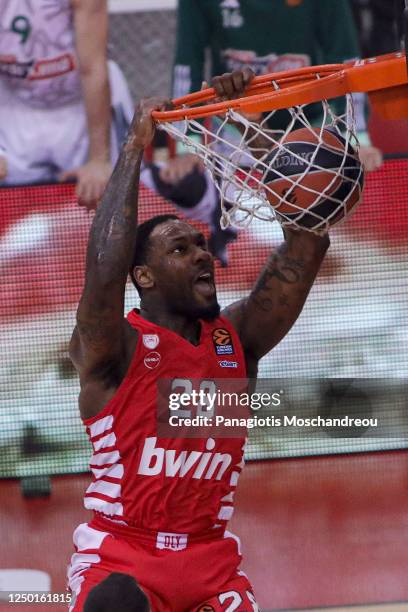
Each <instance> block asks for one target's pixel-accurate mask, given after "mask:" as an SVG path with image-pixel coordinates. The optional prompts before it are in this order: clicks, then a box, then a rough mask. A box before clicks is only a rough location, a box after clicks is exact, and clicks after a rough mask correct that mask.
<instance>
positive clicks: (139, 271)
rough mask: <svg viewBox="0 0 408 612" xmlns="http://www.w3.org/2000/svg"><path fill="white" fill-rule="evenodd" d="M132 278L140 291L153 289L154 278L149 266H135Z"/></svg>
mask: <svg viewBox="0 0 408 612" xmlns="http://www.w3.org/2000/svg"><path fill="white" fill-rule="evenodd" d="M133 276H134V278H135V281H136V283H137V284H138V286H139V287H140V288H141V289H151V288H152V287H154V276H153V273H152V271H151V270H150V268H149V266H136V267H135V268H134V269H133Z"/></svg>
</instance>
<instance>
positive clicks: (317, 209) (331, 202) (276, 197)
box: [263, 128, 364, 229]
mask: <svg viewBox="0 0 408 612" xmlns="http://www.w3.org/2000/svg"><path fill="white" fill-rule="evenodd" d="M264 163H265V164H266V165H267V166H268V165H269V167H268V168H267V170H266V172H265V175H264V178H263V182H264V184H265V185H266V187H267V189H266V195H267V198H268V201H269V203H270V204H271V205H272V206H273V208H274V209H275V211H276V214H277V215H278V217H279V218H280V220H281V221H289V222H295V223H296V224H297V225H300V226H302V227H305V228H308V229H325V228H327V225H329V226H333V225H335V224H336V223H339V222H340V221H342V220H343V219H344V218H345V217H347V216H348V215H349V214H350V213H351V211H352V210H353V209H354V208H355V207H356V206H357V204H358V203H359V202H360V199H361V193H362V189H363V182H364V173H363V169H362V166H361V163H360V160H359V157H358V154H357V151H356V150H355V149H354V148H353V147H352V145H351V144H350V143H347V142H346V140H345V139H344V138H343V137H342V136H341V135H340V134H339V133H338V132H337V131H335V130H334V129H324V130H320V129H319V128H313V129H312V128H302V129H299V130H295V131H293V132H290V133H289V134H288V135H286V136H285V137H284V139H283V140H282V141H281V142H280V144H279V147H275V148H274V149H272V151H271V153H270V155H269V156H268V157H267V158H266V160H265V162H264Z"/></svg>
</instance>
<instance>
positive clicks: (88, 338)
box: [70, 99, 165, 375]
mask: <svg viewBox="0 0 408 612" xmlns="http://www.w3.org/2000/svg"><path fill="white" fill-rule="evenodd" d="M164 107H165V103H164V102H163V101H162V100H157V99H151V100H145V101H142V102H141V104H140V105H139V107H138V108H137V110H136V113H135V116H134V118H133V121H132V124H131V127H130V130H129V136H128V139H127V142H126V144H125V145H124V146H123V149H122V152H121V154H120V157H119V159H118V162H117V164H116V166H115V169H114V171H113V174H112V176H111V179H110V181H109V183H108V186H107V188H106V190H105V193H104V195H103V197H102V201H101V203H100V205H99V207H98V210H97V212H96V214H95V218H94V220H93V223H92V227H91V231H90V235H89V241H88V249H87V257H86V275H85V286H84V289H83V293H82V297H81V300H80V303H79V307H78V311H77V326H76V329H75V331H74V334H73V338H72V341H71V346H70V354H71V358H72V360H73V362H74V364H75V366H76V368H77V370H78V371H79V373H80V374H81V375H84V374H86V373H87V372H91V371H93V370H95V369H98V368H100V367H101V366H106V364H110V363H112V362H114V363H116V362H119V361H120V360H121V359H123V355H124V351H125V334H126V323H125V320H124V317H123V308H124V296H125V286H126V279H127V274H128V269H129V265H130V262H131V258H132V254H133V250H134V246H135V236H136V226H137V206H138V202H137V199H138V186H139V173H140V164H141V161H142V157H143V150H144V148H145V146H147V145H148V144H149V143H150V142H151V139H152V137H153V133H154V124H153V121H152V119H151V112H152V110H163V109H164Z"/></svg>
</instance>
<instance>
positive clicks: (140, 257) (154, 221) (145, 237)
mask: <svg viewBox="0 0 408 612" xmlns="http://www.w3.org/2000/svg"><path fill="white" fill-rule="evenodd" d="M178 220H179V217H177V215H170V214H169V215H156V216H155V217H152V218H151V219H148V220H147V221H145V222H144V223H141V224H140V225H139V226H138V227H137V230H136V246H135V250H134V253H133V259H132V264H131V266H130V270H129V274H130V278H131V279H132V282H133V284H134V286H135V287H136V289H137V290H138V291H139V287H138V286H137V283H136V279H135V277H134V275H133V270H134V268H135V267H136V266H142V265H143V264H145V263H146V260H147V253H148V250H149V238H150V235H151V233H152V231H153V230H154V228H155V227H156V226H157V225H160V224H161V223H165V222H166V221H178ZM139 292H140V291H139Z"/></svg>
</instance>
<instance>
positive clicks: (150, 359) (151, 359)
mask: <svg viewBox="0 0 408 612" xmlns="http://www.w3.org/2000/svg"><path fill="white" fill-rule="evenodd" d="M143 361H144V364H145V366H146V368H149V369H150V370H154V368H157V366H158V365H159V363H160V361H161V355H160V353H157V352H156V351H152V352H151V353H147V355H146V357H145V358H144V360H143Z"/></svg>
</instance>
